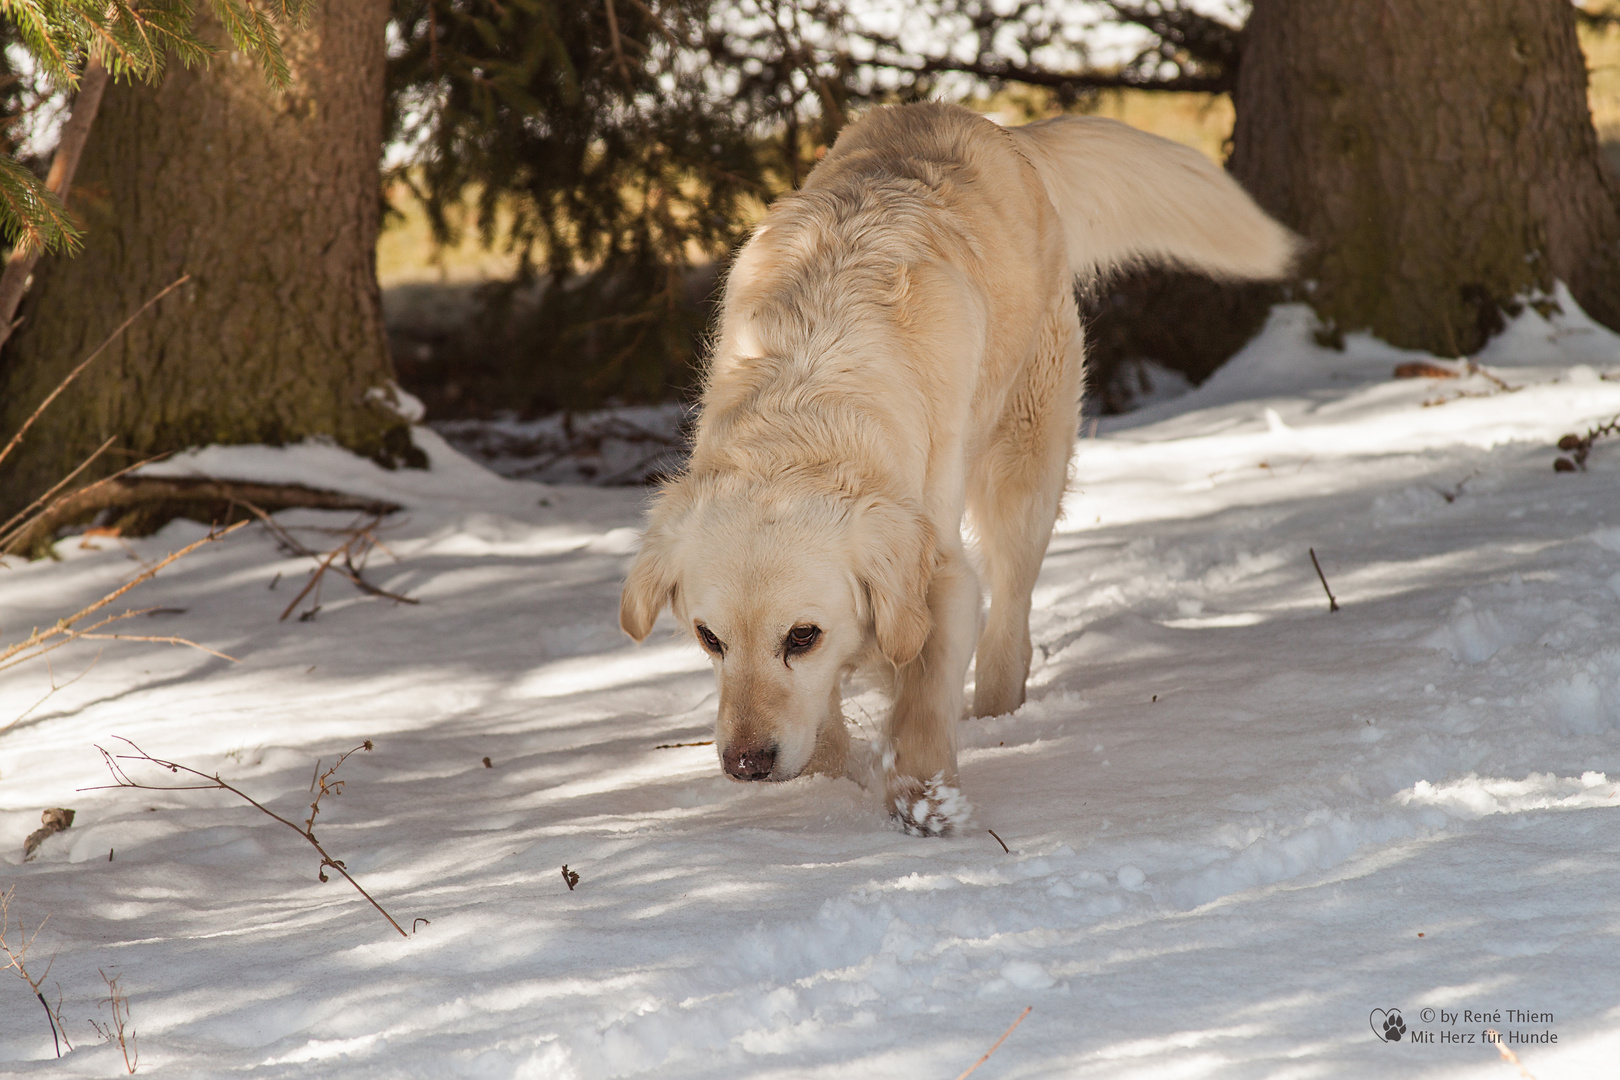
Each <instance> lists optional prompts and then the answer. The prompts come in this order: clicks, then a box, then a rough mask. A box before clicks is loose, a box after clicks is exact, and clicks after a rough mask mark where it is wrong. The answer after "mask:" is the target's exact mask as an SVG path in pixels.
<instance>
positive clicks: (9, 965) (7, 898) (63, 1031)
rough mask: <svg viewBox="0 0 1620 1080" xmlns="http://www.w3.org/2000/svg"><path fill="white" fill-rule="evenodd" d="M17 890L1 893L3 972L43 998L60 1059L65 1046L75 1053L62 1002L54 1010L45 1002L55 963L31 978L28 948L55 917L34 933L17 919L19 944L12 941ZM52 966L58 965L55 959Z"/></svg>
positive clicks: (0, 937) (43, 922) (41, 999)
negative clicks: (45, 990) (12, 919)
mask: <svg viewBox="0 0 1620 1080" xmlns="http://www.w3.org/2000/svg"><path fill="white" fill-rule="evenodd" d="M16 891H17V887H16V886H15V885H13V886H12V887H11V888H9V889H7V890H6V891H5V892H0V953H4V954H5V958H6V965H5V967H0V971H15V972H16V973H17V977H18V978H19V979H21V980H22V981H23V982H25V983H27V984H28V988H29V989H30V990H32V991H33V992H34V996H35V997H36V998H38V999H39V1003H40V1005H41V1006H43V1007H44V1009H45V1018H46V1020H47V1021H48V1022H49V1023H50V1025H51V1041H52V1042H53V1043H55V1045H56V1056H57V1057H61V1056H62V1046H63V1045H64V1044H66V1046H67V1048H68V1049H69V1050H72V1049H73V1044H72V1043H71V1042H69V1041H68V1037H67V1025H66V1024H64V1023H63V1022H62V1009H61V1003H60V1001H58V1003H57V1007H56V1008H54V1009H53V1008H51V1003H50V1002H48V1001H46V1000H45V992H44V986H45V979H46V976H48V975H50V973H51V964H50V963H47V964H46V965H45V970H44V971H43V972H41V973H40V974H39V975H38V976H37V977H36V976H34V975H30V974H29V972H28V949H29V947H30V946H31V945H33V943H34V939H35V938H37V937H39V932H40V931H41V930H43V929H45V924H46V923H47V922H49V921H50V919H51V917H50V916H49V915H47V916H45V917H44V918H43V919H41V920H40V921H39V925H38V926H36V927H35V928H34V932H33V933H32V934H30V933H28V931H27V930H26V929H25V928H24V926H23V923H22V919H21V917H19V918H18V919H17V935H18V940H17V941H16V942H15V943H12V942H11V941H8V940H7V938H6V935H7V934H9V933H10V932H11V898H12V896H13V895H14V894H15V893H16ZM52 963H54V960H53V961H52Z"/></svg>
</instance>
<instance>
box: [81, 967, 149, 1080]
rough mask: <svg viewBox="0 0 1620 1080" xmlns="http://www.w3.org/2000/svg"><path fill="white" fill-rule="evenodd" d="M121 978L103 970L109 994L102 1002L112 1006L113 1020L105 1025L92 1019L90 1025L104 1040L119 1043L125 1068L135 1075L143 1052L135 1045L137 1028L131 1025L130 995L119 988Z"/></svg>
mask: <svg viewBox="0 0 1620 1080" xmlns="http://www.w3.org/2000/svg"><path fill="white" fill-rule="evenodd" d="M119 978H120V976H117V975H108V974H107V973H106V972H105V971H103V972H101V981H102V982H104V983H106V984H107V996H106V997H105V998H103V999H102V1000H101V1003H102V1004H103V1005H107V1006H110V1007H111V1008H112V1021H111V1022H110V1023H108V1024H106V1025H105V1026H104V1025H101V1024H98V1023H96V1022H95V1021H94V1020H92V1021H90V1026H91V1027H93V1028H95V1029H96V1034H98V1035H100V1036H101V1038H102V1040H103V1041H105V1042H108V1043H117V1044H118V1049H119V1050H120V1051H121V1052H122V1053H123V1055H124V1068H126V1069H128V1070H129V1074H130V1075H131V1076H134V1075H135V1066H137V1065H139V1064H140V1061H141V1052H140V1050H138V1049H137V1048H136V1046H135V1029H134V1028H132V1027H129V997H128V996H127V995H126V994H125V993H124V992H123V991H122V990H120V989H119V988H118V980H119Z"/></svg>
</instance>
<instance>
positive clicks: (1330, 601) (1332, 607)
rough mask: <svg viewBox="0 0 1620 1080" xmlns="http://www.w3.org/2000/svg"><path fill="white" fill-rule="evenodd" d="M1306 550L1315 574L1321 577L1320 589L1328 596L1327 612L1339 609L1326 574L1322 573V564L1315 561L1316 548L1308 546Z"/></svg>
mask: <svg viewBox="0 0 1620 1080" xmlns="http://www.w3.org/2000/svg"><path fill="white" fill-rule="evenodd" d="M1307 550H1309V551H1310V553H1311V565H1312V566H1314V567H1316V576H1317V577H1319V578H1321V579H1322V591H1323V592H1325V593H1327V596H1328V611H1329V612H1334V611H1338V610H1339V602H1338V601H1337V600H1335V599H1334V598H1333V590H1332V589H1330V588H1328V583H1327V575H1326V574H1324V573H1322V564H1321V563H1319V562H1317V561H1316V549H1315V548H1309V549H1307Z"/></svg>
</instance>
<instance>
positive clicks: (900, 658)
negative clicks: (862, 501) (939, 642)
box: [855, 499, 938, 667]
mask: <svg viewBox="0 0 1620 1080" xmlns="http://www.w3.org/2000/svg"><path fill="white" fill-rule="evenodd" d="M855 528H856V533H857V536H856V552H857V555H856V559H857V569H856V573H857V574H858V575H859V577H860V582H861V586H862V588H864V589H865V591H866V596H867V599H868V601H869V602H870V604H871V607H872V626H873V629H874V630H875V631H876V633H877V643H878V648H879V649H880V650H881V651H882V652H883V655H884V656H885V657H887V658H888V660H889V662H890V663H891V664H893V665H895V666H896V667H901V666H903V665H905V664H909V663H911V662H912V661H913V660H915V659H917V655H918V654H919V653H921V652H922V649H923V645H924V644H925V643H927V641H928V634H929V632H930V631H931V630H933V626H934V622H933V618H932V616H931V615H930V614H929V612H928V586H929V583H930V582H932V581H933V578H934V570H935V569H936V566H937V563H938V548H937V547H936V546H935V543H934V527H933V525H932V523H930V522H929V520H928V519H927V518H926V517H924V516H923V515H922V514H921V513H920V512H918V511H917V510H916V509H915V508H913V507H909V506H902V505H898V504H896V503H893V502H889V501H887V500H884V499H874V500H872V501H870V502H868V503H867V504H866V505H865V506H863V507H862V508H861V511H860V513H859V515H858V517H857V520H856V526H855Z"/></svg>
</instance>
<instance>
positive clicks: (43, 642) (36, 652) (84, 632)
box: [0, 521, 247, 671]
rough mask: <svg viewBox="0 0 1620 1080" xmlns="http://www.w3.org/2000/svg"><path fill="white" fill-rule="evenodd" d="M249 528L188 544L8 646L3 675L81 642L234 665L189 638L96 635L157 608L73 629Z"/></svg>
mask: <svg viewBox="0 0 1620 1080" xmlns="http://www.w3.org/2000/svg"><path fill="white" fill-rule="evenodd" d="M246 524H247V522H245V521H239V522H237V523H236V524H235V525H232V526H230V527H229V528H226V529H222V530H220V531H219V532H210V533H209V534H208V535H207V536H205V537H203V538H202V539H201V540H197V541H194V542H192V543H190V544H187V545H186V546H185V547H183V548H181V549H180V550H179V551H172V552H170V553H169V555H168V556H167V557H166V558H164V559H161V560H159V561H158V562H156V563H154V564H152V565H151V566H149V567H147V568H146V569H145V570H144V571H142V572H141V573H140V574H137V575H136V576H135V577H134V578H133V579H131V580H129V581H127V582H125V583H124V584H123V585H121V586H119V587H118V588H116V589H114V590H113V591H112V592H110V593H108V594H107V595H106V596H103V597H102V598H101V599H100V600H97V601H96V602H95V603H93V604H91V605H89V606H88V607H85V608H81V609H80V610H79V611H77V612H75V613H74V614H72V615H68V616H65V617H63V618H60V619H58V620H57V621H56V623H55V625H53V626H49V627H47V628H45V629H43V630H40V629H36V630H35V631H34V632H33V633H32V634H30V635H29V636H28V637H26V638H24V639H23V640H22V641H18V642H15V643H13V644H11V645H8V646H6V647H5V648H4V649H0V671H4V670H6V669H7V668H10V667H15V666H17V665H18V664H21V663H25V662H27V661H29V660H35V659H38V658H39V657H41V656H44V655H45V654H46V653H49V652H52V651H54V650H56V649H59V648H61V647H62V646H63V645H67V644H69V643H70V642H74V641H78V640H79V639H80V638H84V639H86V640H90V641H119V640H122V641H161V642H166V643H168V644H172V645H189V646H190V647H191V648H193V649H200V650H202V651H203V652H205V653H208V654H210V655H212V656H218V657H221V658H223V659H226V660H230V661H232V662H233V663H234V662H235V657H231V656H226V655H225V654H224V653H221V652H215V651H214V650H213V649H210V648H207V647H205V646H203V645H199V644H197V643H196V642H195V641H190V640H187V639H186V638H179V637H167V636H165V637H155V636H152V637H149V636H146V635H135V634H128V635H124V634H101V633H96V631H98V630H100V629H101V628H102V627H104V626H106V625H108V624H109V623H114V622H118V621H119V620H121V619H129V618H133V617H135V616H136V615H143V614H145V613H146V612H148V611H153V610H156V609H154V608H142V609H139V610H130V611H125V612H124V613H123V614H121V615H111V616H108V617H107V618H104V619H100V620H98V621H97V622H94V623H91V624H90V625H89V626H86V627H84V628H83V629H80V630H75V629H73V625H74V624H75V623H77V622H79V621H80V620H82V619H84V618H85V617H87V616H89V615H92V614H94V613H95V612H97V611H100V610H101V609H102V608H104V607H106V606H107V605H108V604H110V603H112V602H113V601H115V600H117V599H118V598H119V597H121V596H123V595H124V594H125V593H127V592H129V591H130V590H131V589H133V588H135V587H136V586H138V585H141V584H143V583H145V582H147V581H150V580H151V579H152V578H153V577H155V576H156V575H157V573H158V571H160V570H162V569H163V568H164V567H166V566H168V565H169V564H170V563H172V562H175V561H177V560H179V559H183V558H185V557H186V556H187V555H189V554H191V553H192V552H193V551H196V550H197V549H198V548H200V547H202V546H203V545H204V544H211V543H213V542H214V541H216V540H223V539H224V538H225V537H227V536H229V535H230V534H231V533H233V532H235V531H236V530H237V529H240V528H241V527H242V526H244V525H246Z"/></svg>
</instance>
